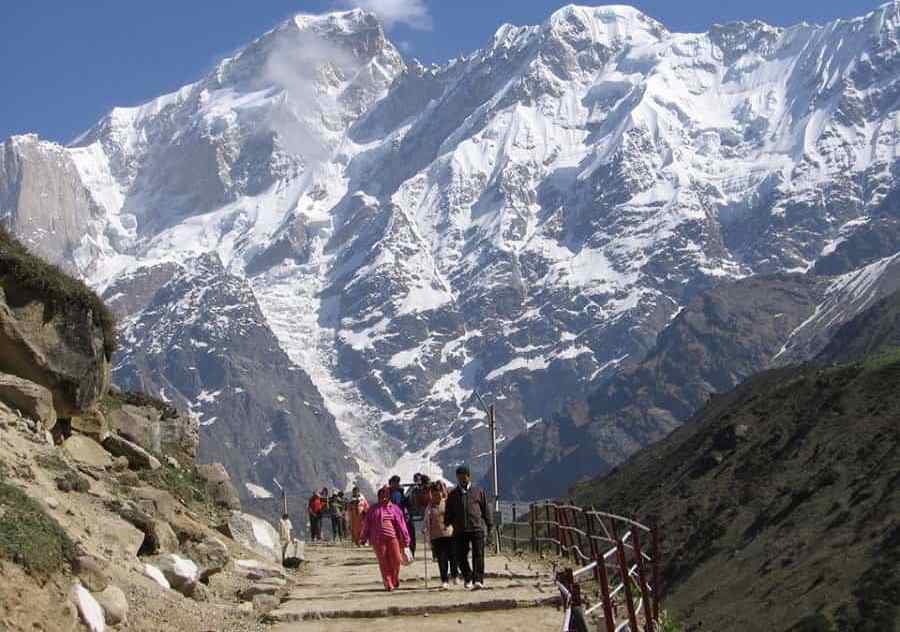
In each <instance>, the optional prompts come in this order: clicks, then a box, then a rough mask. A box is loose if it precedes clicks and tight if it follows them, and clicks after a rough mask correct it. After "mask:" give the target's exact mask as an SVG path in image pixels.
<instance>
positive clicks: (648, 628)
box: [631, 525, 653, 632]
mask: <svg viewBox="0 0 900 632" xmlns="http://www.w3.org/2000/svg"><path fill="white" fill-rule="evenodd" d="M631 546H632V547H634V557H635V560H637V571H638V585H639V586H640V588H641V597H642V605H643V609H644V630H645V632H653V607H652V605H651V602H650V591H649V590H648V589H647V575H646V573H645V572H644V556H643V554H642V553H641V530H640V529H639V528H638V527H636V526H635V525H632V526H631Z"/></svg>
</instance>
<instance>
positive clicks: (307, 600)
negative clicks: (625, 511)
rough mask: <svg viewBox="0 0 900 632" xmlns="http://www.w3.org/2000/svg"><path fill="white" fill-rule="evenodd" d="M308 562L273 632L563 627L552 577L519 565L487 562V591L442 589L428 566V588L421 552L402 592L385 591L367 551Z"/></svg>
mask: <svg viewBox="0 0 900 632" xmlns="http://www.w3.org/2000/svg"><path fill="white" fill-rule="evenodd" d="M307 558H308V563H309V565H310V572H309V573H308V574H307V575H304V576H303V577H302V579H301V580H300V583H299V584H298V585H297V586H296V587H295V588H294V590H293V591H292V592H291V594H290V595H289V596H288V598H287V600H286V601H284V602H283V603H282V604H281V607H280V608H279V609H278V610H275V611H274V612H272V613H271V615H270V617H271V619H273V620H274V621H275V622H276V625H275V626H274V627H273V628H271V629H272V631H273V632H312V631H313V630H315V631H319V630H321V631H323V632H339V631H347V632H351V631H352V632H359V631H360V630H365V631H366V632H396V630H397V629H414V630H415V631H416V632H449V631H451V630H452V631H454V632H463V631H464V632H473V631H479V630H486V631H489V632H518V631H521V630H535V631H540V630H556V629H559V626H560V623H561V621H562V615H561V613H560V612H559V611H558V610H557V609H556V608H555V607H553V606H552V605H550V604H552V603H554V600H555V599H556V598H558V594H559V593H558V592H557V591H556V590H555V588H554V587H553V585H552V584H551V583H550V582H549V580H548V574H547V573H546V572H545V571H543V570H539V569H538V568H537V567H536V566H535V567H534V568H530V567H529V564H528V563H527V562H525V561H521V560H515V559H509V558H506V557H488V559H487V564H486V567H487V571H488V572H487V578H486V581H485V583H486V585H487V588H486V589H485V590H480V591H467V590H465V589H464V588H463V587H462V586H454V587H452V588H451V589H450V590H446V591H445V590H440V588H439V585H440V584H439V580H437V579H435V578H434V573H435V571H436V570H437V568H436V566H435V565H434V564H432V563H431V561H430V560H429V570H430V571H431V573H432V579H431V581H430V582H429V586H430V587H429V588H426V587H425V581H424V575H425V573H424V571H425V566H424V562H423V561H422V560H421V553H420V559H419V560H418V561H417V562H416V563H415V564H414V565H413V566H409V567H404V568H403V570H402V571H401V574H400V579H401V583H400V589H399V590H397V591H394V592H393V593H387V592H385V590H384V588H383V587H382V584H381V576H380V575H379V573H378V565H377V563H376V562H375V556H374V554H373V553H372V551H371V549H370V548H364V549H362V548H360V549H350V548H342V547H337V546H314V547H307ZM410 626H414V628H412V627H410Z"/></svg>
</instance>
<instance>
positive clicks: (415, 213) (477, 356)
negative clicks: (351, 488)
mask: <svg viewBox="0 0 900 632" xmlns="http://www.w3.org/2000/svg"><path fill="white" fill-rule="evenodd" d="M632 11H634V10H632V9H626V8H621V7H618V8H615V9H609V8H602V7H600V8H583V7H566V8H563V9H561V10H560V11H558V12H556V13H554V14H553V15H552V16H550V17H548V18H547V20H545V21H544V23H542V24H541V25H536V26H530V27H528V26H525V27H512V26H504V27H501V28H500V29H498V31H497V33H496V34H495V36H494V37H492V38H491V39H490V41H489V42H488V43H487V44H486V45H485V47H483V48H481V49H479V50H477V51H475V52H473V53H472V54H471V55H468V56H465V57H461V58H459V59H457V60H454V61H452V62H449V63H448V64H445V65H443V66H436V67H431V68H424V67H422V66H421V65H420V64H417V63H415V62H407V61H405V60H404V59H403V58H402V56H401V55H400V53H399V52H398V51H397V49H396V48H395V47H394V46H393V44H391V43H390V41H389V40H388V39H387V37H386V36H385V34H384V30H383V28H382V27H381V26H380V25H379V24H378V23H377V20H375V18H374V17H372V16H371V15H370V14H367V13H364V12H355V13H353V12H351V13H348V14H343V15H344V16H345V18H339V17H334V16H326V17H306V18H304V19H303V20H301V21H300V22H301V23H302V25H303V28H301V27H300V24H298V21H297V20H296V19H295V18H291V19H290V20H288V21H286V22H284V23H282V24H281V25H279V26H276V27H275V28H274V29H273V30H271V31H269V32H268V33H266V34H264V35H263V36H261V37H260V38H258V39H257V40H255V41H254V42H253V43H251V44H250V45H248V46H247V47H244V48H243V49H241V50H240V51H238V52H237V53H236V54H235V55H234V56H232V57H231V58H229V59H227V60H224V61H223V62H221V63H220V64H219V65H218V66H217V67H216V69H215V71H214V72H213V73H211V74H210V75H208V76H207V77H205V78H202V79H201V80H199V81H198V82H196V83H193V84H190V85H188V86H185V87H184V88H182V89H181V90H179V91H176V92H173V93H171V94H170V95H167V96H165V97H161V98H160V99H157V100H154V101H152V102H150V103H149V104H145V105H144V106H140V107H138V108H130V109H128V110H114V111H113V112H112V113H111V114H110V115H109V116H107V117H104V119H103V121H102V122H101V124H98V125H97V126H95V127H94V128H92V130H93V131H91V132H89V133H88V134H86V135H84V136H82V137H81V138H79V139H78V143H77V144H78V145H79V146H78V147H72V148H68V149H59V150H57V149H53V150H52V151H53V152H56V153H58V154H59V156H60V161H61V162H64V163H66V164H68V165H70V166H68V167H60V168H58V169H56V168H53V169H50V168H45V167H44V166H43V165H44V164H45V163H43V162H41V160H42V158H41V154H42V152H46V151H50V150H49V149H47V148H46V147H45V146H44V145H43V144H42V141H41V142H39V141H36V140H35V139H33V138H32V139H30V140H29V139H25V140H22V138H21V137H19V139H18V140H10V141H7V142H6V143H4V151H3V154H2V155H7V156H12V157H14V158H15V161H18V162H16V164H17V165H20V166H19V167H16V170H15V171H14V170H13V169H12V168H11V167H9V166H8V165H10V164H12V163H13V162H15V161H14V160H11V159H6V162H4V163H0V218H4V219H3V221H5V222H6V223H7V224H9V225H11V227H12V228H13V230H14V231H15V232H16V233H17V234H18V235H19V236H20V237H21V238H22V239H23V241H25V242H26V243H30V245H32V246H33V247H35V248H37V249H39V250H40V248H41V246H42V243H43V240H42V236H43V235H44V234H45V233H44V232H41V231H49V230H50V229H51V220H53V218H54V217H56V216H57V215H59V216H63V217H67V216H71V217H76V218H79V219H80V220H81V221H83V223H84V224H85V225H86V229H85V230H84V234H83V235H82V236H81V239H80V240H78V239H77V235H69V234H67V235H66V236H65V240H63V241H64V244H63V245H64V247H63V248H56V247H54V248H50V247H49V246H50V242H47V247H46V249H47V250H48V252H46V253H41V254H45V255H47V256H49V257H50V258H51V259H54V260H55V262H57V263H61V264H64V265H66V266H68V268H69V269H71V270H75V271H77V272H79V273H80V274H81V275H82V276H83V277H84V278H86V279H87V280H88V281H89V282H90V283H91V285H93V286H94V287H95V288H97V289H98V290H100V291H107V290H110V289H111V288H113V287H115V285H116V283H117V281H119V280H120V279H123V278H130V277H132V276H134V277H140V278H143V279H145V281H146V280H148V279H151V278H154V275H155V276H156V277H157V281H159V280H161V278H162V276H161V273H160V270H161V268H160V266H166V265H173V264H174V265H183V264H184V263H185V262H190V261H194V260H196V259H197V257H199V256H202V255H203V254H205V253H207V252H215V253H216V254H217V256H218V257H219V259H220V260H221V261H222V264H223V268H224V271H225V273H227V274H229V275H234V276H236V277H239V278H244V279H246V282H247V284H248V285H249V288H250V290H251V291H252V292H253V295H254V296H255V298H256V300H257V301H258V303H259V307H260V310H261V312H262V315H263V317H264V319H265V321H266V326H267V327H268V328H270V329H271V331H272V333H273V334H274V336H275V337H276V339H277V340H278V343H279V345H280V346H281V347H282V348H283V349H284V351H285V352H286V354H287V357H288V360H289V361H290V362H291V363H293V364H294V365H296V366H299V367H301V368H302V369H303V370H304V371H305V372H306V373H307V374H308V375H309V376H310V378H311V380H312V382H313V384H314V385H315V387H316V389H317V390H318V391H319V392H320V393H321V394H322V397H323V399H324V406H325V408H326V409H327V410H328V411H330V413H331V414H332V416H333V417H334V418H335V423H336V425H337V427H338V428H339V430H340V433H341V437H342V441H343V443H344V444H346V445H347V446H348V447H349V449H350V451H351V453H352V454H353V455H354V458H355V461H356V466H357V467H358V469H359V470H360V471H361V472H362V474H361V475H362V476H363V477H365V478H370V479H373V480H375V479H378V478H380V477H383V475H384V474H386V473H387V472H388V471H389V470H394V469H396V470H398V471H400V473H401V474H402V475H404V476H408V475H410V474H411V473H412V472H414V471H416V470H420V469H424V470H427V471H429V472H430V473H432V474H440V473H441V472H443V471H445V470H446V468H448V467H451V466H452V464H454V463H457V462H459V461H463V460H465V461H471V462H472V464H473V466H474V468H475V469H476V471H479V472H484V471H485V470H486V468H487V467H488V459H487V457H486V455H487V452H488V441H489V438H488V433H487V431H486V424H485V423H484V419H483V417H484V414H483V412H482V411H481V410H480V408H479V407H478V406H477V403H476V401H475V397H474V392H475V390H476V389H477V390H479V391H483V392H487V393H490V394H491V395H492V396H493V398H494V400H495V403H496V404H497V406H498V412H499V415H498V418H499V419H500V439H501V447H503V442H505V441H511V440H512V439H513V438H514V437H516V436H518V435H520V434H522V433H523V432H524V431H526V430H527V429H528V428H537V427H539V424H551V425H552V424H554V423H556V422H555V421H553V417H554V415H555V414H556V412H557V411H558V410H560V408H561V407H563V406H565V405H566V403H567V402H572V401H578V400H584V399H586V398H587V397H589V396H590V394H591V392H592V391H593V390H594V388H595V386H596V384H597V382H598V381H600V380H604V379H607V378H610V377H612V376H614V374H616V373H617V372H619V371H623V370H628V369H630V368H631V367H634V366H636V365H637V364H638V363H639V362H640V361H641V360H642V359H643V358H644V356H645V355H646V354H647V353H648V352H649V351H651V350H652V349H653V346H654V344H655V343H656V338H657V334H658V333H659V332H660V331H662V330H663V329H664V328H665V326H666V325H667V324H668V323H669V322H670V321H671V319H672V318H673V317H674V316H675V315H676V314H677V313H678V312H679V310H680V309H681V308H683V307H684V306H685V305H686V304H687V303H688V302H689V301H690V300H692V298H693V297H694V296H696V295H698V294H699V293H701V292H703V291H705V290H709V289H710V288H712V287H715V286H717V285H719V284H721V283H722V282H723V281H728V280H734V279H739V278H742V277H746V276H749V275H755V274H778V273H784V272H805V271H807V270H808V269H811V268H813V267H814V266H815V265H816V264H817V262H819V261H820V260H823V259H824V258H826V257H828V256H830V255H834V253H835V252H841V253H843V252H844V251H845V250H846V249H847V248H849V247H853V248H857V246H855V245H854V244H855V243H856V241H865V242H866V243H867V244H868V243H870V242H869V241H866V240H856V241H854V235H856V234H858V233H859V231H862V230H864V229H865V226H866V223H867V221H872V220H873V219H874V218H875V217H878V216H879V215H878V213H879V212H880V211H878V209H879V208H881V207H882V206H883V205H884V204H886V203H887V202H886V201H890V200H893V199H894V196H895V195H896V190H895V188H894V186H893V184H892V182H893V180H892V178H893V174H894V172H895V170H896V164H897V162H896V157H895V152H894V150H893V147H894V143H893V140H892V138H893V136H892V134H893V131H892V130H893V129H894V128H895V127H896V125H895V124H893V123H892V121H893V119H892V116H893V113H894V112H895V110H896V107H895V106H896V104H895V102H894V101H893V99H892V96H891V95H893V94H894V93H895V92H896V90H898V89H900V87H898V86H900V77H898V76H897V73H896V72H895V70H894V67H893V66H892V65H891V60H892V59H893V58H894V55H896V54H897V49H898V44H897V41H898V28H900V27H898V25H900V5H898V4H897V3H889V4H886V5H883V6H882V7H880V8H879V9H876V10H875V11H872V12H870V13H868V14H866V15H865V16H861V17H859V18H853V19H847V20H836V21H834V22H832V23H830V24H829V25H827V26H826V27H818V26H811V25H797V26H794V27H788V28H785V29H780V28H774V27H768V26H766V25H764V24H761V23H756V22H753V23H745V24H740V25H725V26H716V27H714V28H711V29H710V31H708V32H707V33H700V34H690V33H688V34H682V33H670V32H668V31H666V30H665V28H664V27H662V26H661V25H659V23H657V22H655V21H654V20H652V18H649V17H647V16H644V15H643V14H639V13H637V12H635V13H633V12H632ZM344 21H346V22H348V23H349V24H350V26H352V28H350V27H348V28H346V29H345V28H344V27H345V26H347V24H345V23H344ZM320 27H321V29H322V30H321V31H320V32H317V33H313V34H311V31H315V30H316V29H318V28H320ZM357 27H358V30H353V29H357ZM323 33H324V36H322V37H320V35H322V34H323ZM307 38H310V39H307ZM838 41H842V42H843V43H842V45H841V46H837V45H836V42H838ZM298 42H299V43H300V44H302V45H301V46H298V45H297V44H298ZM799 103H807V104H808V107H807V108H805V109H804V108H801V107H800V106H799V105H797V104H799ZM23 169H24V171H23ZM29 170H33V172H34V173H33V177H34V178H35V179H36V180H37V179H39V180H40V181H43V182H48V183H51V184H52V185H53V186H54V187H56V188H57V189H58V190H59V192H60V193H59V196H58V200H56V201H55V203H54V206H55V208H54V209H50V210H46V209H44V207H43V206H42V205H41V203H40V201H39V200H38V199H37V198H36V196H35V194H34V192H33V191H31V190H29V189H23V188H21V187H20V186H19V184H18V183H20V182H22V181H23V180H22V179H21V178H19V177H18V176H16V175H15V174H20V173H24V174H25V175H26V179H27V177H30V176H29V173H31V172H30V171H29ZM14 176H15V177H14ZM85 191H87V194H85ZM48 234H49V233H48ZM66 240H68V241H66ZM892 244H893V242H892V241H890V240H888V241H884V242H882V244H881V245H880V246H877V247H876V249H875V250H876V251H877V252H876V254H877V255H888V254H892V253H891V252H890V250H891V249H892V248H894V246H893V245H892ZM859 248H861V246H860V247H859ZM895 251H896V250H894V252H895ZM842 256H843V255H842ZM832 260H833V261H834V257H832ZM833 265H835V266H837V267H838V268H839V267H840V266H844V267H846V266H847V265H855V264H852V263H846V262H845V263H837V262H836V261H835V262H834V263H833ZM853 269H855V268H853ZM151 271H153V272H151ZM841 271H846V270H841ZM163 276H164V275H163ZM145 291H147V292H149V289H148V288H146V287H145ZM139 304H140V301H137V302H134V306H135V307H137V306H138V305H139ZM135 344H136V345H137V344H140V341H136V342H135ZM551 431H552V429H551ZM660 431H661V428H656V429H654V428H651V427H649V426H648V428H647V432H646V433H644V432H643V431H642V434H644V436H647V437H650V436H656V434H654V433H657V432H660ZM611 432H617V431H612V430H611ZM625 435H627V432H626V433H625ZM625 435H620V438H622V439H623V441H624V437H625ZM210 440H215V438H211V439H210ZM631 447H635V446H633V445H632V446H631ZM631 447H629V448H628V449H631ZM351 470H352V468H351ZM234 475H235V478H238V479H242V476H239V475H237V474H234ZM541 476H544V474H541Z"/></svg>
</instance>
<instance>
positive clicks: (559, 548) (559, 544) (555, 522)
mask: <svg viewBox="0 0 900 632" xmlns="http://www.w3.org/2000/svg"><path fill="white" fill-rule="evenodd" d="M553 525H554V526H555V527H556V557H562V552H563V548H562V536H561V535H560V532H559V505H557V504H555V503H554V505H553Z"/></svg>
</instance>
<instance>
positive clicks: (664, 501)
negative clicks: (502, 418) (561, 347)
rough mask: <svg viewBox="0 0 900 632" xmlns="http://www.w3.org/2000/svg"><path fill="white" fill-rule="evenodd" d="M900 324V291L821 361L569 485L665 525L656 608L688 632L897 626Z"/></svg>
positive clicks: (587, 499)
mask: <svg viewBox="0 0 900 632" xmlns="http://www.w3.org/2000/svg"><path fill="white" fill-rule="evenodd" d="M898 318H900V292H897V293H895V294H893V295H891V296H889V297H887V298H885V299H883V300H882V301H880V302H879V303H877V304H876V305H875V306H873V307H872V308H871V309H869V310H867V311H865V312H863V313H862V314H861V315H859V316H857V317H856V318H854V319H853V320H851V321H850V322H849V323H847V324H845V325H844V326H843V327H841V328H840V330H839V331H838V333H837V334H836V335H835V337H834V340H833V342H832V344H831V345H829V346H828V347H827V348H826V350H825V351H824V352H823V353H822V354H821V355H820V356H819V358H818V360H817V363H814V364H808V365H803V366H799V367H786V368H781V369H774V370H771V371H768V372H764V373H761V374H759V375H756V376H753V377H751V378H750V379H748V380H747V381H745V382H744V383H742V384H741V385H740V386H739V387H738V388H736V389H735V390H733V391H730V392H728V393H726V394H723V395H716V396H713V397H712V398H711V400H710V402H709V403H708V404H707V405H706V406H705V407H704V408H703V409H702V410H701V411H700V412H698V413H697V415H696V416H695V417H694V418H692V419H691V421H690V422H689V423H687V424H685V425H684V426H682V427H680V428H679V429H677V430H675V431H674V432H673V433H672V434H671V435H670V436H669V437H667V438H665V439H664V440H662V441H660V442H659V443H658V444H656V445H654V446H651V447H649V448H646V449H644V450H642V451H640V452H639V453H638V454H636V455H635V456H634V457H633V458H632V459H630V460H629V461H628V462H627V463H626V464H624V465H622V466H621V467H619V468H618V469H616V470H614V471H613V472H612V473H611V474H609V475H608V476H606V477H603V478H600V479H598V480H594V481H590V482H588V483H583V484H581V485H579V486H577V487H576V488H575V489H574V490H573V496H574V498H575V500H576V501H578V502H581V503H587V504H595V505H597V506H603V507H615V508H616V511H619V512H624V513H628V514H634V515H638V516H642V517H645V518H646V517H648V516H651V515H655V516H657V517H658V518H659V519H660V521H661V523H662V524H663V525H665V527H664V529H665V542H664V549H665V563H664V578H665V582H664V583H665V586H666V593H667V595H666V602H667V605H668V606H669V607H670V608H672V609H674V610H675V611H676V612H677V613H678V614H679V615H680V616H681V618H682V619H683V621H684V623H685V629H686V630H698V629H710V628H711V629H716V630H748V631H750V630H760V631H763V630H765V631H770V630H772V631H781V630H785V631H787V630H822V631H824V630H835V631H844V630H847V631H849V630H853V631H857V632H858V631H869V630H871V631H872V632H874V631H875V630H879V631H882V630H894V629H896V628H897V625H898V624H900V611H898V609H897V591H898V589H900V576H898V572H897V569H898V568H900V566H898V559H900V558H898V556H900V548H898V544H900V539H898V533H900V531H898V530H900V523H898V516H900V504H898V503H900V496H898V493H897V490H898V489H900V487H898V484H897V483H898V480H900V467H898V464H900V458H898V456H900V455H898V449H900V434H898V428H897V419H898V418H900V397H898V393H900V391H898V389H897V385H898V384H900V346H897V342H898V335H900V331H898V328H897V325H898V322H900V321H898ZM835 362H839V364H835Z"/></svg>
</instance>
